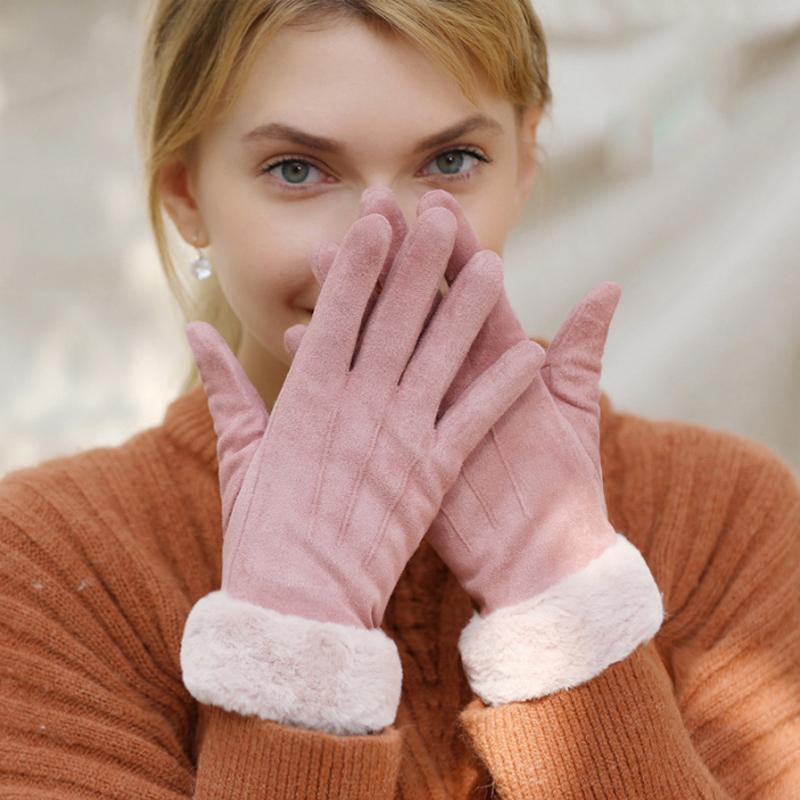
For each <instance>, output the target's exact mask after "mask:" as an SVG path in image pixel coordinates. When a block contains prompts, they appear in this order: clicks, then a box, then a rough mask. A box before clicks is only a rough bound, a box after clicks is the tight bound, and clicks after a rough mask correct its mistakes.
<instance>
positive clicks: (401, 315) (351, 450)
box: [181, 208, 541, 735]
mask: <svg viewBox="0 0 800 800" xmlns="http://www.w3.org/2000/svg"><path fill="white" fill-rule="evenodd" d="M456 228H457V223H456V219H455V217H454V216H453V214H452V213H451V212H450V211H449V210H447V209H444V208H432V209H430V210H429V211H426V212H424V213H422V214H420V215H419V217H418V219H417V220H416V223H415V225H414V226H413V228H412V230H411V231H410V232H409V233H408V236H407V237H404V239H403V246H402V247H399V248H398V247H396V246H393V242H394V239H393V229H392V226H391V225H390V223H389V222H388V221H387V219H386V218H385V217H383V216H382V215H380V214H377V213H370V214H367V215H366V216H362V217H360V218H359V219H358V220H357V221H356V222H355V223H354V224H353V225H352V226H351V228H350V229H349V230H348V232H347V234H346V236H345V237H344V240H343V242H342V244H341V247H339V248H338V250H337V254H336V256H335V258H334V259H333V260H332V262H331V264H330V267H329V271H328V276H327V280H326V281H325V285H324V286H323V287H322V289H321V291H320V294H319V298H318V301H317V304H316V307H315V309H314V313H313V317H312V319H311V321H310V323H309V325H308V326H307V330H306V331H305V335H304V336H303V338H302V343H301V344H300V346H299V349H297V351H296V352H295V353H294V354H293V359H292V363H291V366H290V369H289V372H288V374H287V376H286V379H285V381H284V383H283V386H282V388H281V391H280V394H279V396H278V398H277V400H276V402H275V404H274V406H273V408H272V410H271V413H268V412H267V410H266V408H265V406H264V404H263V402H262V400H261V397H260V396H259V395H258V393H257V392H256V390H255V388H254V387H253V385H252V384H251V382H250V381H249V379H248V377H247V375H246V374H245V372H244V370H243V369H242V367H241V365H240V364H239V362H238V360H237V359H236V357H235V356H234V355H233V353H232V352H231V351H230V349H229V348H228V346H227V344H226V343H225V341H224V339H223V338H222V336H221V335H220V334H219V333H218V332H217V331H216V330H215V329H214V328H213V327H212V326H210V325H208V324H207V323H204V322H194V323H190V324H189V325H187V328H186V333H187V337H188V340H189V344H190V346H191V349H192V352H193V354H194V357H195V360H196V362H197V365H198V369H199V371H200V375H201V379H202V381H203V384H204V387H205V390H206V394H207V397H208V402H209V410H210V413H211V415H212V418H213V422H214V429H215V432H216V434H217V451H218V463H219V483H220V496H221V504H222V528H223V548H222V580H221V583H222V585H221V588H220V589H219V590H218V591H214V592H211V593H210V594H208V595H206V596H204V597H203V598H201V599H200V600H199V601H197V603H196V604H195V605H194V606H193V608H192V609H191V611H190V614H189V616H188V618H187V621H186V625H185V629H184V635H183V640H182V646H181V665H182V670H183V679H184V684H185V685H186V687H187V688H188V690H189V691H190V692H191V694H192V695H193V696H194V697H195V698H196V699H198V700H200V701H202V702H205V703H211V704H215V705H220V706H223V707H224V708H226V709H228V710H231V711H237V712H239V713H242V714H257V715H258V716H260V717H262V718H264V719H268V720H273V721H277V722H280V723H285V724H290V725H296V726H301V727H306V728H310V729H317V730H323V731H327V732H329V733H335V734H342V735H344V734H351V735H354V734H365V733H370V732H375V731H378V730H381V729H382V728H383V727H385V726H386V725H389V724H391V723H392V722H393V720H394V718H395V715H396V710H397V706H398V704H399V698H400V692H401V680H402V672H401V667H400V661H399V656H398V653H397V649H396V646H395V644H394V642H393V641H392V640H391V639H390V638H389V637H388V636H386V634H385V633H384V632H383V631H382V630H381V629H380V628H379V627H378V626H379V625H380V623H381V620H382V618H383V613H384V610H385V608H386V605H387V602H388V599H389V597H390V595H391V593H392V591H393V589H394V587H395V585H396V583H397V581H398V579H399V577H400V574H401V573H402V571H403V569H404V568H405V565H406V563H407V562H408V560H409V558H410V557H411V556H412V555H413V553H414V551H415V550H416V548H417V547H418V545H419V542H420V541H421V539H422V537H423V536H424V534H425V532H426V531H427V530H428V527H429V526H430V523H431V520H432V519H433V518H434V516H435V515H436V513H437V512H438V510H439V507H440V505H441V501H442V498H443V497H444V495H445V494H446V493H447V491H448V490H449V488H450V487H451V486H452V484H453V481H454V480H455V479H456V477H457V475H458V472H459V470H460V468H461V465H462V463H463V462H464V460H465V459H466V458H467V456H468V455H469V453H470V451H471V450H472V448H473V447H475V445H476V444H477V443H478V442H479V441H480V440H481V439H482V438H483V437H484V436H485V435H486V432H487V431H488V430H489V428H490V427H491V426H492V425H493V424H494V423H495V422H496V421H497V420H498V419H499V418H500V417H501V416H502V414H503V413H504V412H505V411H506V409H507V408H508V407H509V406H510V405H511V404H512V403H513V402H514V401H515V400H516V399H517V398H518V397H519V396H520V394H521V393H522V391H524V389H525V387H526V386H527V385H529V384H530V382H531V380H532V379H533V376H534V374H535V373H536V371H537V370H538V368H539V367H540V365H541V354H540V352H539V349H537V348H536V347H535V346H534V344H533V343H531V342H528V341H524V342H523V341H519V342H515V343H514V344H513V345H512V346H510V347H509V348H507V349H506V350H504V351H503V352H498V357H497V358H496V359H495V360H494V361H493V363H492V364H490V365H488V366H487V368H486V369H485V370H482V371H481V374H477V373H476V374H475V375H474V378H473V379H471V380H470V381H469V385H468V386H466V388H465V390H464V391H463V393H462V394H461V395H460V397H459V398H457V399H456V400H455V401H454V402H453V403H452V404H451V405H449V407H448V409H447V410H446V412H444V413H443V414H440V413H439V410H440V406H441V403H442V399H443V397H444V394H445V392H446V390H447V387H448V385H449V383H450V382H451V381H452V380H453V377H454V375H455V373H456V372H457V370H458V369H459V367H460V366H461V364H462V362H463V360H464V356H465V354H466V352H467V350H468V349H469V346H470V344H471V343H472V341H473V339H474V337H475V335H476V334H477V332H478V330H479V329H480V327H481V325H482V324H483V322H484V320H485V318H486V315H487V314H488V313H489V310H490V309H491V307H492V306H493V305H494V304H495V302H496V300H497V297H498V296H499V294H500V292H501V290H502V281H503V275H502V261H501V259H500V258H499V256H498V255H497V254H496V253H493V252H492V251H490V250H483V251H480V252H476V253H475V254H474V256H473V257H472V258H471V259H470V260H469V263H467V264H465V265H464V266H463V269H462V270H461V271H460V275H459V277H458V279H457V280H456V281H455V283H454V284H453V286H452V287H451V290H450V291H449V292H448V295H447V297H446V299H445V300H444V301H443V302H441V303H438V304H437V305H436V308H435V313H431V309H432V307H433V301H434V297H435V295H436V293H437V286H438V284H439V282H440V281H441V280H442V275H443V272H444V270H445V268H446V266H447V264H448V262H449V259H450V256H451V253H452V248H453V245H454V242H455V234H456ZM380 276H383V277H384V278H385V279H386V283H385V286H384V288H383V290H382V291H381V292H380V295H379V296H378V294H377V293H376V289H375V287H376V281H377V280H378V278H379V277H380ZM367 309H369V310H370V311H371V313H370V314H369V318H368V319H366V316H365V312H366V310H367ZM426 323H429V324H427V327H426ZM285 339H286V337H285Z"/></svg>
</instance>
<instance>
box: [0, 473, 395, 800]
mask: <svg viewBox="0 0 800 800" xmlns="http://www.w3.org/2000/svg"><path fill="white" fill-rule="evenodd" d="M42 469H43V468H42V467H37V468H35V469H33V470H25V471H18V472H16V473H12V474H10V475H9V476H6V478H4V479H3V480H2V481H0V695H1V696H2V703H1V704H0V796H3V797H6V796H8V797H11V796H14V797H16V798H31V800H32V799H33V798H37V800H67V798H69V800H78V798H86V800H89V798H92V800H94V799H95V798H97V797H103V798H108V799H113V798H119V800H123V798H124V799H125V800H127V798H131V797H136V798H141V799H142V800H174V799H176V798H192V797H193V798H197V800H211V798H214V800H217V799H218V798H221V797H224V798H226V800H236V798H246V797H247V798H249V797H261V798H276V799H277V798H285V797H289V796H291V797H294V798H312V797H313V798H341V797H348V798H364V800H367V798H370V800H372V799H373V798H382V799H384V800H391V798H394V796H395V787H396V782H397V774H398V767H399V763H400V749H401V737H400V734H399V732H398V731H397V729H395V728H394V727H393V726H390V727H387V728H385V729H384V730H382V731H380V732H378V733H375V734H373V735H365V736H336V735H330V734H327V733H324V732H319V731H312V730H305V729H301V728H295V727H291V726H283V725H280V724H278V723H276V722H271V721H268V720H263V719H261V718H259V717H257V716H244V715H240V714H238V713H235V712H228V711H226V710H224V709H222V708H218V707H214V706H208V705H204V704H198V703H197V702H196V701H195V699H194V698H193V697H192V696H191V695H190V694H189V693H188V692H187V691H186V689H185V687H184V686H183V684H182V681H181V672H180V665H179V663H178V650H179V645H180V634H181V631H182V628H183V621H184V620H185V617H186V614H185V613H184V610H183V609H182V608H181V606H180V605H179V604H178V603H177V602H176V598H184V595H183V593H182V592H181V587H180V586H179V585H176V581H175V578H174V577H173V576H171V575H170V574H168V573H165V574H162V573H161V572H160V570H159V569H158V568H157V567H156V566H155V562H154V561H153V560H152V559H151V558H150V559H148V557H147V554H146V552H145V549H143V546H142V543H141V540H140V539H137V537H136V536H135V535H130V524H131V523H130V521H129V520H128V519H127V518H126V517H127V515H126V513H125V512H124V511H123V509H122V506H121V505H119V504H118V502H117V501H118V500H119V498H118V497H114V496H112V497H111V498H110V499H107V500H104V501H103V502H100V501H99V500H98V498H99V494H98V495H96V496H93V495H92V492H93V491H100V490H99V489H98V481H99V482H100V483H102V479H101V478H96V477H93V478H92V480H91V482H89V481H87V480H80V479H79V476H77V475H76V474H72V475H69V474H63V471H61V472H59V471H57V470H49V471H46V472H42V471H41V470H42ZM107 488H108V487H106V489H107ZM125 530H127V531H128V533H127V534H125V533H123V531H125Z"/></svg>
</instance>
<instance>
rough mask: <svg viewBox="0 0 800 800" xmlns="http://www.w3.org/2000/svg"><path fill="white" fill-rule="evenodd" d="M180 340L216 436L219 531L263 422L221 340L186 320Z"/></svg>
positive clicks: (256, 398) (263, 413) (257, 401)
mask: <svg viewBox="0 0 800 800" xmlns="http://www.w3.org/2000/svg"><path fill="white" fill-rule="evenodd" d="M186 338H187V340H188V342H189V347H190V348H191V350H192V353H193V355H194V360H195V362H196V363H197V369H198V371H199V372H200V379H201V380H202V382H203V386H204V388H205V391H206V396H207V398H208V410H209V412H210V413H211V418H212V420H213V422H214V431H215V432H216V434H217V459H218V468H219V484H220V495H221V498H222V520H223V527H224V526H225V525H227V521H228V517H229V516H230V511H231V507H232V505H233V500H234V499H235V497H236V495H237V494H238V493H239V488H240V487H241V482H242V480H243V479H244V473H245V470H246V468H247V465H248V464H249V463H250V459H251V457H252V455H251V454H252V450H253V449H254V448H255V447H256V446H257V445H258V442H259V441H260V440H261V438H262V436H263V435H264V431H265V430H266V427H267V423H268V421H269V412H268V411H267V409H266V408H265V406H264V401H263V400H262V399H261V396H260V395H259V394H258V392H257V391H256V389H255V387H254V386H253V384H252V383H251V382H250V379H249V378H248V377H247V374H246V373H245V371H244V369H243V368H242V365H241V364H240V363H239V360H238V359H237V358H236V356H235V355H234V354H233V353H232V352H231V350H230V348H229V347H228V344H227V342H226V341H225V339H224V338H223V337H222V336H221V334H220V333H219V332H218V331H217V329H216V328H214V327H213V326H212V325H209V324H208V323H207V322H201V321H197V322H190V323H189V324H188V325H187V326H186Z"/></svg>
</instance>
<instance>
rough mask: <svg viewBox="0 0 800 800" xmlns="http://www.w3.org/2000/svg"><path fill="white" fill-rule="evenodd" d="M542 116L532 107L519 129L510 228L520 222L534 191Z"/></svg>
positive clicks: (525, 114) (539, 110) (526, 113)
mask: <svg viewBox="0 0 800 800" xmlns="http://www.w3.org/2000/svg"><path fill="white" fill-rule="evenodd" d="M541 116H542V109H541V108H540V107H538V106H530V107H528V108H526V109H525V111H524V112H523V115H522V119H521V121H520V123H519V126H518V128H517V146H518V169H517V186H516V192H515V195H514V205H513V209H512V222H511V225H510V226H509V227H511V228H513V227H514V225H516V224H517V222H518V221H519V218H520V215H521V214H522V211H523V209H524V208H525V205H526V203H527V202H528V198H529V197H530V194H531V192H532V191H533V183H534V179H535V178H536V172H537V166H538V165H537V162H536V132H537V130H538V127H539V120H540V119H541Z"/></svg>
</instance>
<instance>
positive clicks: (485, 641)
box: [458, 533, 664, 705]
mask: <svg viewBox="0 0 800 800" xmlns="http://www.w3.org/2000/svg"><path fill="white" fill-rule="evenodd" d="M617 536H618V537H619V538H618V540H617V541H616V542H615V543H614V544H612V545H611V546H610V547H608V548H606V550H604V551H603V553H601V554H600V555H599V556H598V557H597V558H595V559H594V560H593V561H591V562H590V563H589V564H587V565H586V566H585V567H583V569H581V570H579V571H578V572H575V573H572V574H570V575H567V576H566V577H564V578H563V579H562V580H560V581H559V582H558V583H556V584H554V585H553V586H550V587H549V588H548V589H546V590H545V591H544V592H541V593H540V594H538V595H536V596H535V597H531V598H530V599H528V600H525V601H523V602H521V603H518V604H517V605H514V606H509V607H506V608H499V609H497V610H496V611H493V612H492V613H491V614H489V615H488V616H486V617H482V616H480V614H478V613H477V612H475V613H474V614H473V615H472V618H471V619H470V621H469V622H468V623H467V624H466V625H465V626H464V629H463V630H462V631H461V637H460V639H459V643H458V646H459V650H460V652H461V660H462V663H463V664H464V671H465V673H466V675H467V678H468V679H469V683H470V686H471V687H472V690H473V691H474V692H475V694H477V695H478V696H479V697H480V698H481V699H482V700H483V701H484V702H485V703H486V704H488V705H500V704H501V703H509V702H512V701H515V700H528V699H531V698H536V697H543V696H544V695H547V694H551V693H553V692H556V691H558V690H560V689H567V688H570V687H573V686H577V685H578V684H581V683H585V682H586V681H588V680H589V679H590V678H593V677H594V676H595V675H599V674H600V673H601V672H602V671H603V670H604V669H605V668H606V667H607V666H609V665H610V664H613V663H614V662H616V661H621V660H622V659H623V658H625V657H626V656H627V655H629V654H630V653H632V652H633V651H634V650H635V649H636V648H637V647H638V646H639V644H641V643H642V642H646V641H647V640H649V639H651V638H652V637H653V636H654V635H655V634H656V632H657V631H658V629H659V628H660V627H661V623H662V622H663V619H664V606H663V602H662V597H663V596H662V594H661V592H660V591H659V589H658V586H657V584H656V582H655V580H654V578H653V575H652V573H651V572H650V569H649V567H648V566H647V563H646V562H645V560H644V558H643V557H642V554H641V553H640V552H639V551H638V550H637V549H636V547H634V546H633V545H632V544H631V543H630V542H629V541H628V540H627V539H626V538H625V537H624V536H623V535H622V534H620V533H617Z"/></svg>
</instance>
